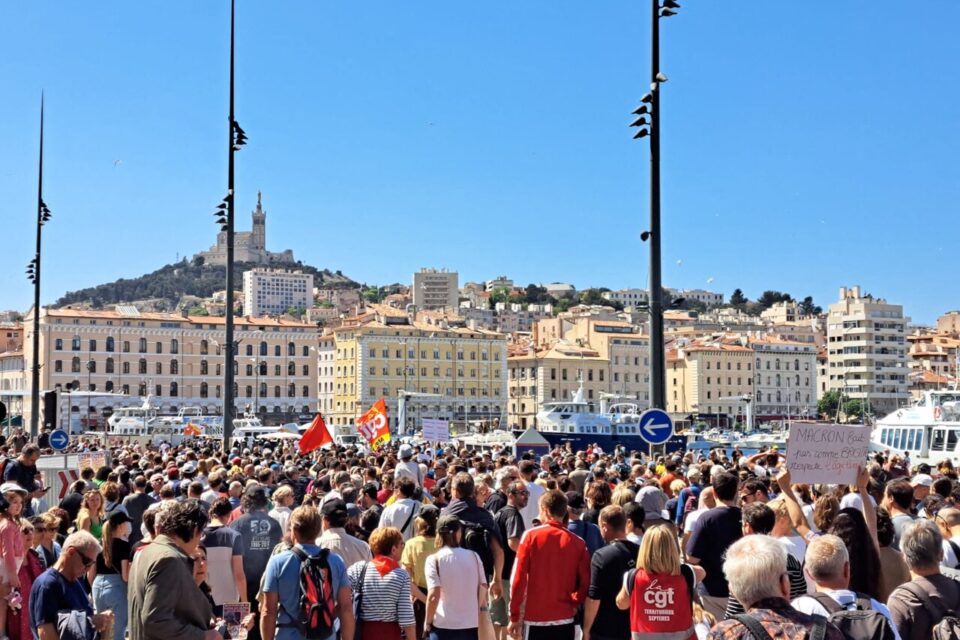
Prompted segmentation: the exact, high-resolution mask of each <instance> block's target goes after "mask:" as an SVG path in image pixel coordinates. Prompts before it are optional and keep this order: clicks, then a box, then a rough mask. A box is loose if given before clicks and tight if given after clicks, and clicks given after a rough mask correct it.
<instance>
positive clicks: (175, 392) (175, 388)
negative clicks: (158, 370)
mask: <svg viewBox="0 0 960 640" xmlns="http://www.w3.org/2000/svg"><path fill="white" fill-rule="evenodd" d="M72 386H73V388H74V389H79V388H80V382H79V381H78V380H74V381H73V384H72ZM115 389H116V386H115V385H114V383H113V380H107V382H106V384H104V391H106V392H108V393H112V392H113V391H114V390H115ZM87 390H88V391H96V390H97V385H96V384H89V385H87ZM120 390H121V392H122V393H124V394H126V395H129V394H130V385H129V384H124V385H120ZM163 390H164V387H163V385H162V384H158V385H155V386H154V388H153V393H154V395H156V396H163V395H164V393H163ZM167 391H168V394H167V395H169V396H170V397H172V398H175V397H178V396H179V395H180V385H179V384H178V383H176V382H171V383H170V385H169V386H168V387H167ZM214 391H215V395H216V397H217V398H219V397H220V385H216V387H215V390H214ZM244 391H245V392H246V394H245V397H247V398H252V397H253V387H252V386H251V385H247V386H246V388H245V389H244ZM259 391H260V394H259V397H261V398H266V397H267V394H268V388H267V385H266V384H264V383H261V384H260V389H259ZM239 392H240V388H239V386H238V385H236V384H235V385H234V397H237V396H238V395H239ZM280 392H281V387H280V385H275V386H274V387H273V397H274V398H280V397H282V396H281V393H280ZM301 392H302V393H301V397H303V398H309V397H310V388H309V387H308V386H307V385H303V387H302V388H301ZM137 394H138V395H141V396H145V395H147V383H146V382H141V383H140V384H139V385H138V386H137ZM209 396H210V385H208V384H207V383H206V382H202V383H200V397H201V398H207V397H209ZM287 397H288V398H296V397H297V386H296V385H295V384H290V385H288V386H287Z"/></svg>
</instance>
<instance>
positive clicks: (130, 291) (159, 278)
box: [54, 258, 360, 311]
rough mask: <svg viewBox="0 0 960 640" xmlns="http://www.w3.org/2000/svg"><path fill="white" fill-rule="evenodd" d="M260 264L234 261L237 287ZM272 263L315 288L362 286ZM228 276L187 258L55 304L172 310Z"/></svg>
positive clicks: (218, 287)
mask: <svg viewBox="0 0 960 640" xmlns="http://www.w3.org/2000/svg"><path fill="white" fill-rule="evenodd" d="M258 266H262V265H257V264H250V263H236V264H234V270H233V273H234V282H235V283H236V289H237V290H239V289H241V288H242V287H243V272H244V271H247V270H249V269H253V268H255V267H258ZM271 266H273V267H276V268H281V269H296V270H299V271H303V272H304V273H309V274H312V275H313V284H314V286H315V287H320V286H326V287H338V288H339V287H342V288H359V287H360V285H359V284H358V283H356V282H354V281H353V280H351V279H350V278H348V277H347V276H345V275H343V273H341V272H340V271H339V270H338V271H330V270H329V269H317V268H316V267H311V266H310V265H306V264H303V263H300V262H296V263H290V264H274V265H271ZM226 278H227V270H226V267H224V266H215V265H208V264H204V262H203V259H202V258H194V259H193V260H192V261H191V260H187V259H186V258H184V259H183V260H182V261H180V262H178V263H176V264H168V265H166V266H163V267H161V268H160V269H157V270H156V271H154V272H152V273H148V274H145V275H142V276H139V277H137V278H121V279H119V280H116V281H114V282H110V283H107V284H101V285H97V286H95V287H88V288H86V289H80V290H79V291H70V292H68V293H66V294H64V296H63V297H61V298H60V299H59V300H57V302H56V303H55V305H54V306H57V307H64V306H67V305H82V306H89V307H90V308H93V309H100V308H103V307H105V306H109V305H115V304H125V303H126V304H129V303H133V302H137V301H143V300H150V301H151V306H152V307H153V308H154V309H156V310H158V311H163V310H166V311H172V310H174V309H177V308H179V307H181V306H182V304H183V303H184V302H185V300H184V299H185V298H188V299H194V300H195V299H206V298H209V297H211V296H212V295H213V294H214V293H215V292H217V291H223V290H224V288H225V284H226Z"/></svg>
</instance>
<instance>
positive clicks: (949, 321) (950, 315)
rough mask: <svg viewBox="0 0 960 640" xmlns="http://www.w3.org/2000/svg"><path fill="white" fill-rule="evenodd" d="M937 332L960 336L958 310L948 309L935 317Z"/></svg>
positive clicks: (959, 315) (955, 336) (959, 313)
mask: <svg viewBox="0 0 960 640" xmlns="http://www.w3.org/2000/svg"><path fill="white" fill-rule="evenodd" d="M937 333H940V334H944V335H948V336H953V337H954V338H958V337H960V311H948V312H947V313H945V314H943V315H942V316H940V317H939V318H937Z"/></svg>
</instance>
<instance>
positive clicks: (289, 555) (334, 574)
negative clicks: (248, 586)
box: [263, 544, 350, 640]
mask: <svg viewBox="0 0 960 640" xmlns="http://www.w3.org/2000/svg"><path fill="white" fill-rule="evenodd" d="M297 546H299V547H300V548H301V549H303V551H304V553H306V554H307V555H310V556H316V555H319V554H320V547H318V546H317V545H314V544H302V545H297ZM327 564H328V565H329V566H330V584H331V585H332V586H333V598H334V601H336V598H337V593H338V592H339V591H340V587H341V586H344V585H347V586H349V585H350V583H349V582H348V581H347V565H346V564H344V562H343V559H342V558H341V557H340V556H338V555H337V554H335V553H333V552H330V553H329V554H327ZM263 591H264V593H276V594H277V596H278V599H279V604H280V606H279V611H278V613H277V637H276V640H300V638H301V636H300V632H299V631H297V629H296V628H295V627H281V626H280V625H282V624H291V623H293V622H296V621H297V616H298V613H297V612H298V610H299V608H300V560H299V559H298V558H297V556H295V555H294V554H293V552H292V551H283V552H281V553H278V554H277V555H275V556H273V557H271V558H270V561H269V562H268V563H267V570H266V572H265V573H264V575H263ZM330 637H331V638H332V637H333V634H331V635H330Z"/></svg>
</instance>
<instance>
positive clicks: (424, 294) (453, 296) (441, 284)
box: [411, 269, 460, 310]
mask: <svg viewBox="0 0 960 640" xmlns="http://www.w3.org/2000/svg"><path fill="white" fill-rule="evenodd" d="M411 294H412V295H413V304H414V305H416V307H417V309H420V310H431V309H450V310H456V309H457V307H459V306H460V304H459V301H460V280H459V276H458V274H457V272H456V271H447V270H446V269H421V270H420V271H417V272H416V273H414V274H413V287H412V288H411Z"/></svg>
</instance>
